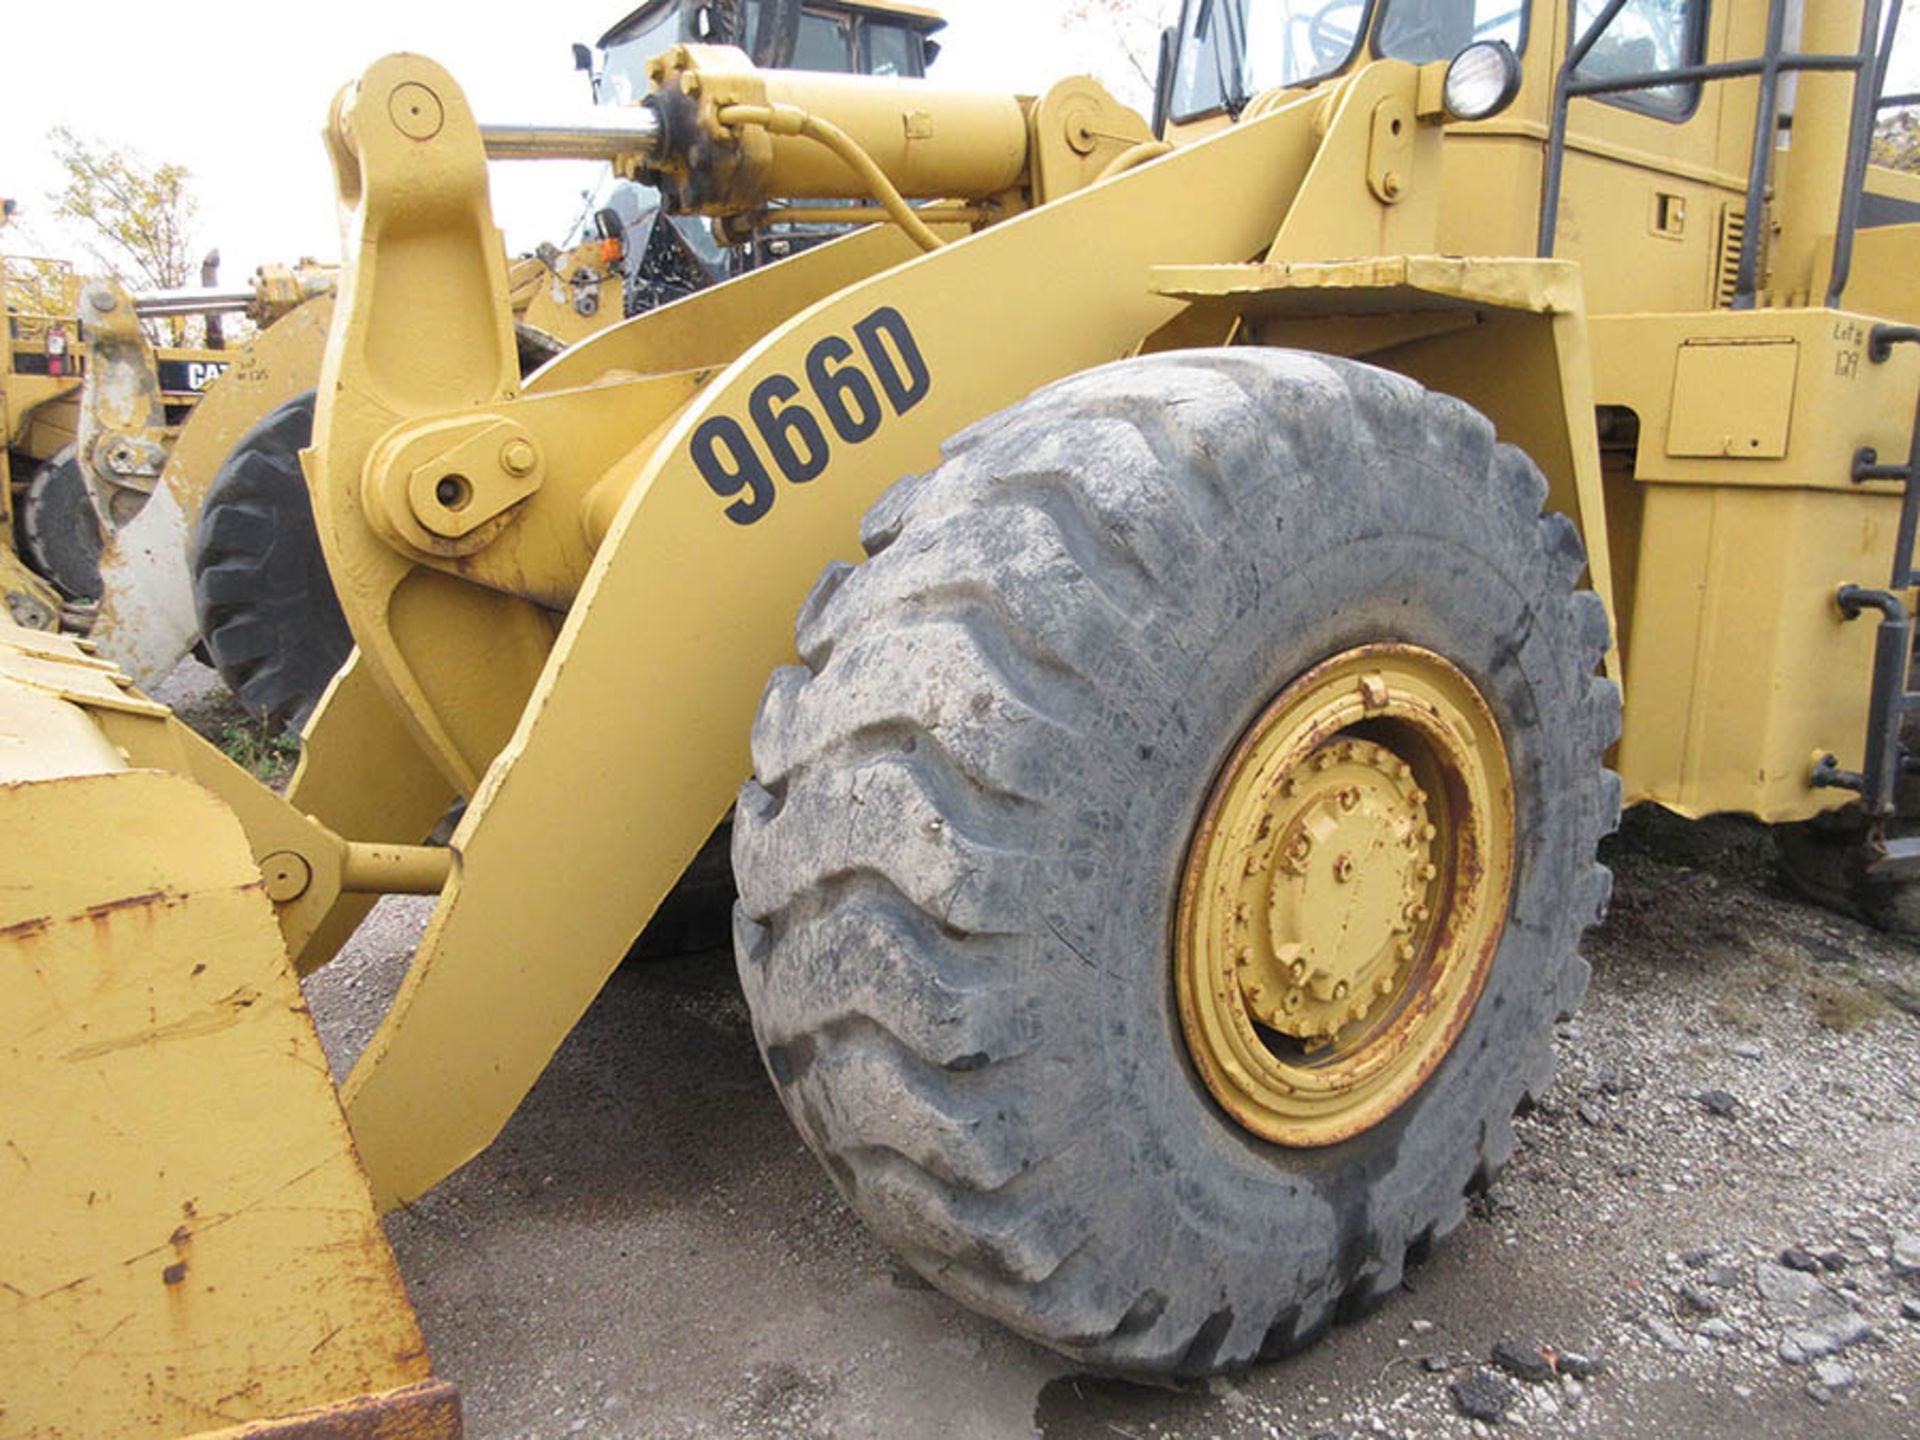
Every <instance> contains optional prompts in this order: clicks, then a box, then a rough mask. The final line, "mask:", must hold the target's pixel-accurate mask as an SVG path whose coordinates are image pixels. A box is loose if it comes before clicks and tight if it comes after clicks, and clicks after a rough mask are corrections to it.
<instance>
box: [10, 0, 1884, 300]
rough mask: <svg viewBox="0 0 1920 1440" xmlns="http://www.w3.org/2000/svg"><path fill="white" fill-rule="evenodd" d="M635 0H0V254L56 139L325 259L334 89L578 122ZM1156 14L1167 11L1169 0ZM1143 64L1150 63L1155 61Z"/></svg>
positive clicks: (1032, 67)
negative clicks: (152, 172)
mask: <svg viewBox="0 0 1920 1440" xmlns="http://www.w3.org/2000/svg"><path fill="white" fill-rule="evenodd" d="M637 3H638V0H540V3H538V4H534V5H527V6H512V7H508V6H505V5H489V4H475V3H472V0H463V3H455V0H324V3H321V4H317V5H315V4H301V5H294V4H290V3H285V0H190V3H188V4H185V5H180V4H168V3H165V0H118V3H109V4H101V3H76V0H65V3H63V0H0V5H4V7H5V11H6V16H5V20H4V22H3V23H0V46H3V47H4V50H5V53H4V54H3V55H0V62H3V69H4V78H3V79H0V195H6V196H9V197H11V198H13V199H14V200H16V201H18V202H19V203H20V205H21V206H22V207H23V209H24V211H25V214H24V216H23V217H22V220H23V223H22V224H21V225H20V226H19V227H18V228H17V229H14V230H9V231H8V232H7V233H6V235H5V238H4V241H0V248H4V249H5V250H7V251H10V252H13V253H25V252H29V251H31V250H33V249H35V248H39V249H42V250H55V251H58V252H60V253H66V254H73V253H74V243H73V240H72V238H71V236H68V235H64V234H63V233H62V232H61V230H60V228H59V227H58V226H57V225H56V224H54V223H53V222H52V219H51V216H50V213H49V212H50V208H51V207H50V202H49V201H48V199H47V192H48V191H49V190H51V189H54V188H55V187H56V186H57V185H58V184H59V180H60V177H59V175H58V173H57V171H56V169H55V167H54V166H53V164H52V162H51V160H50V158H49V156H48V153H47V145H46V139H45V137H46V132H47V131H48V130H49V129H50V128H51V127H53V126H55V125H65V126H68V127H70V128H72V129H74V130H76V131H79V132H81V133H83V134H86V135H89V136H92V137H95V138H97V139H99V140H101V141H104V142H106V143H107V144H109V145H111V146H116V147H130V148H132V149H133V150H135V151H137V152H138V153H139V154H141V155H142V156H143V157H144V158H146V159H148V160H167V161H173V162H176V163H179V164H183V165H185V166H186V167H187V168H188V169H189V170H190V171H192V173H193V181H192V185H193V190H194V193H195V195H196V196H197V198H198V200H199V206H200V213H199V236H198V239H199V242H200V245H201V247H202V248H204V247H206V246H211V245H218V246H219V247H220V249H221V254H222V257H223V261H224V264H223V270H222V278H223V279H224V280H226V281H227V282H229V283H232V282H238V281H241V280H244V278H245V277H246V276H247V275H248V274H250V273H251V271H252V270H253V268H254V266H255V265H257V264H260V263H262V262H264V261H275V260H282V261H290V260H294V259H297V258H299V257H300V256H302V255H314V256H317V257H319V258H321V259H335V258H337V257H338V254H339V238H338V228H337V224H336V221H335V218H334V209H333V186H332V178H331V175H330V172H329V170H328V167H327V164H326V159H325V155H324V152H323V150H322V148H321V143H320V139H319V131H320V127H321V124H322V123H323V121H324V120H325V117H326V112H327V105H328V102H329V101H330V99H331V98H332V96H333V94H334V92H335V91H336V90H337V89H338V88H339V87H340V85H341V84H342V83H343V82H345V81H346V80H348V79H350V78H351V77H353V76H354V75H356V74H358V73H359V72H360V71H361V70H362V69H363V68H365V66H366V65H367V64H368V63H369V62H370V61H371V60H373V59H374V58H376V57H377V56H379V55H382V54H385V53H387V52H389V51H393V50H416V51H420V52H422V53H424V54H427V55H430V56H432V57H433V58H434V59H436V60H438V61H440V62H441V63H442V64H444V65H446V66H447V67H448V69H449V70H451V71H452V72H453V74H454V76H455V77H456V78H457V79H458V80H459V81H460V83H461V85H462V86H464V87H465V89H466V92H467V95H468V97H469V98H470V99H471V100H472V101H473V104H474V108H475V110H476V111H477V113H478V114H479V115H480V116H481V117H482V118H483V119H498V120H513V119H539V118H552V117H554V116H564V115H568V114H572V113H577V112H579V111H581V110H584V109H585V108H586V107H587V105H588V97H587V90H586V82H585V80H584V78H583V77H582V76H580V75H578V74H576V73H575V72H574V71H573V69H572V68H571V60H570V58H569V53H568V47H569V45H570V44H571V42H573V41H575V40H584V41H587V42H589V43H591V42H592V41H593V40H595V39H596V38H598V36H599V35H600V34H601V33H602V32H603V31H604V30H605V29H606V27H607V26H608V25H610V24H611V23H613V22H614V21H615V20H617V19H619V18H620V17H621V16H622V15H623V14H625V13H626V12H627V11H628V10H629V9H631V8H632V7H633V5H635V4H637ZM1907 3H1908V8H1909V11H1910V12H1920V5H1917V4H1915V3H1914V0H1907ZM942 8H943V10H944V12H945V13H946V15H947V16H948V19H949V22H950V23H949V25H948V28H947V29H946V31H945V32H944V33H943V35H942V37H941V39H942V44H943V53H942V55H941V57H940V60H939V63H938V65H937V66H936V67H935V74H936V76H937V77H939V78H942V79H944V80H946V81H948V82H949V83H953V84H965V85H981V86H988V87H992V88H995V89H1005V90H1025V91H1033V90H1038V89H1041V88H1044V87H1045V86H1046V85H1047V84H1048V83H1049V82H1050V81H1052V80H1055V79H1058V78H1060V77H1062V76H1064V75H1068V74H1072V73H1075V72H1090V73H1093V74H1097V75H1100V76H1101V77H1102V78H1104V79H1106V80H1107V81H1108V82H1109V83H1110V84H1114V85H1115V86H1116V87H1117V88H1118V87H1120V86H1123V85H1129V84H1131V85H1134V86H1136V88H1137V82H1134V81H1132V79H1131V77H1130V76H1128V75H1127V73H1126V67H1125V64H1124V61H1123V60H1122V59H1121V57H1120V53H1119V51H1118V49H1117V48H1116V46H1115V45H1114V44H1113V43H1112V41H1111V36H1110V33H1109V32H1108V31H1107V30H1105V29H1103V28H1094V29H1091V30H1089V29H1087V28H1085V27H1082V28H1081V29H1079V30H1077V31H1072V32H1070V31H1069V30H1068V29H1067V28H1066V26H1065V24H1064V23H1063V16H1064V15H1065V14H1066V12H1067V11H1068V10H1069V9H1070V8H1071V0H946V3H945V4H944V6H943V7H942ZM1165 8H1166V10H1167V12H1168V13H1169V14H1171V13H1172V12H1173V11H1175V10H1176V9H1177V0H1165ZM1903 29H1904V31H1905V32H1906V33H1904V34H1903V35H1902V37H1901V40H1902V44H1901V47H1900V48H1901V51H1902V55H1901V60H1902V62H1903V63H1902V64H1901V66H1900V69H1901V71H1902V72H1903V73H1904V74H1905V75H1907V76H1908V77H1912V76H1913V75H1914V74H1915V73H1916V72H1917V71H1920V65H1916V64H1915V63H1914V61H1915V60H1916V59H1920V14H1916V13H1910V14H1909V16H1908V17H1907V20H1906V23H1905V25H1904V26H1903ZM1148 33H1149V35H1150V32H1148ZM1142 59H1143V63H1144V64H1145V65H1146V66H1147V67H1148V68H1151V65H1152V57H1151V56H1150V55H1149V56H1145V57H1142ZM1136 98H1137V97H1136ZM596 175H597V171H596V170H595V168H594V167H592V166H588V165H583V164H572V163H555V162H546V163H539V164H524V163H523V164H510V165H502V164H496V165H494V166H493V197H494V213H495V216H496V218H497V219H498V221H499V222H500V224H501V226H502V228H503V229H504V230H505V231H506V235H507V244H508V247H509V249H510V251H513V252H516V253H517V252H521V251H525V250H529V249H531V248H532V247H533V246H534V245H535V244H537V243H538V242H539V241H541V240H544V239H552V240H555V241H558V240H560V239H562V238H563V236H564V232H565V231H566V229H567V228H568V226H569V225H570V224H571V223H572V221H573V220H574V219H575V217H576V216H577V215H578V214H579V212H580V209H581V192H582V190H583V189H586V188H588V187H590V186H591V185H592V184H593V183H594V180H595V178H596Z"/></svg>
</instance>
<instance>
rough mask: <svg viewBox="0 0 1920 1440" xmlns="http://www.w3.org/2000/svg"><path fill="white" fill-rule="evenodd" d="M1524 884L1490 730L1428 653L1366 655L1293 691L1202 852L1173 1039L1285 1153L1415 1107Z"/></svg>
mask: <svg viewBox="0 0 1920 1440" xmlns="http://www.w3.org/2000/svg"><path fill="white" fill-rule="evenodd" d="M1512 880H1513V781H1512V776H1511V773H1510V771H1509V769H1508V765H1507V755H1506V749H1505V746H1504V745H1503V743H1502V741H1501V738H1500V731H1499V727H1498V726H1497V725H1496V724H1495V722H1494V719H1493V715H1492V712H1490V711H1489V710H1488V709H1487V705H1486V702H1485V701H1484V700H1483V699H1481V697H1480V692H1479V691H1478V690H1476V689H1475V688H1474V686H1473V683H1472V682H1471V681H1469V680H1468V679H1467V677H1466V676H1465V675H1463V674H1461V673H1460V671H1459V670H1457V669H1456V668H1455V667H1454V666H1453V665H1451V664H1450V663H1448V662H1447V661H1446V660H1445V659H1443V658H1442V657H1440V656H1439V655H1436V654H1434V653H1433V652H1432V651H1430V650H1423V649H1420V648H1418V647H1416V646H1411V645H1397V644H1382V645H1366V646H1361V647H1359V648H1358V649H1354V650H1349V651H1346V652H1345V653H1343V654H1341V655H1337V656H1335V657H1334V658H1332V659H1330V660H1327V661H1325V662H1323V663H1322V664H1320V665H1317V666H1315V667H1314V668H1313V669H1312V670H1310V671H1308V672H1307V673H1306V674H1305V675H1303V676H1301V677H1300V678H1299V679H1298V680H1296V681H1295V682H1294V683H1293V684H1291V685H1289V686H1288V687H1287V688H1286V690H1285V691H1283V692H1282V693H1281V694H1280V695H1279V697H1278V698H1276V699H1275V700H1274V701H1273V703H1272V704H1271V705H1269V706H1268V707H1267V709H1266V710H1265V711H1264V712H1263V713H1262V714H1261V716H1260V718H1259V719H1258V720H1256V721H1255V722H1254V724H1253V726H1252V728H1251V729H1249V730H1248V732H1247V733H1246V735H1245V737H1244V738H1243V739H1242V740H1241V742H1240V744H1239V747H1238V748H1237V749H1236V750H1235V751H1234V753H1233V756H1232V758H1231V759H1229V760H1228V762H1227V764H1226V767H1225V768H1224V769H1223V770H1222V772H1221V774H1220V778H1219V779H1218V780H1217V781H1216V782H1215V784H1214V787H1213V791H1212V793H1211V794H1210V795H1209V796H1208V797H1207V804H1206V809H1205V810H1204V812H1203V813H1202V815H1201V818H1200V826H1199V829H1198V831H1197V832H1196V834H1195V836H1194V839H1193V844H1192V846H1191V847H1190V849H1189V850H1188V853H1187V863H1186V868H1185V872H1184V875H1183V877H1182V883H1181V892H1180V912H1179V919H1178V929H1177V933H1176V936H1175V945H1174V972H1175V981H1176V987H1177V990H1178V995H1179V1003H1180V1021H1181V1026H1182V1029H1183V1030H1184V1032H1185V1035H1186V1041H1187V1049H1188V1052H1189V1053H1190V1054H1191V1055H1192V1057H1193V1062H1194V1065H1195V1066H1196V1067H1197V1068H1198V1070H1199V1072H1200V1075H1201V1077H1202V1079H1204V1080H1205V1082H1206V1084H1207V1088H1208V1089H1209V1090H1211V1091H1212V1092H1213V1095H1214V1098H1215V1099H1216V1100H1218V1101H1219V1102H1220V1104H1221V1105H1222V1106H1224V1107H1225V1108H1226V1110H1227V1112H1228V1114H1230V1115H1232V1116H1233V1117H1234V1119H1235V1120H1237V1121H1239V1122H1240V1124H1242V1125H1244V1126H1245V1127H1246V1128H1247V1129H1249V1130H1251V1131H1253V1132H1254V1133H1255V1134H1256V1135H1259V1136H1262V1137H1263V1138H1265V1139H1268V1140H1272V1141H1276V1142H1278V1143H1280V1144H1283V1145H1330V1144H1333V1143H1334V1142H1336V1141H1339V1140H1344V1139H1346V1138H1348V1137H1349V1136H1352V1135H1355V1134H1358V1133H1359V1132H1360V1131H1362V1130H1365V1129H1367V1128H1369V1127H1370V1126H1372V1125H1375V1124H1377V1123H1379V1122H1380V1121H1381V1120H1383V1119H1384V1118H1386V1116H1388V1115H1389V1114H1391V1113H1392V1112H1393V1110H1394V1109H1395V1108H1396V1107H1397V1106H1399V1105H1400V1104H1401V1103H1402V1102H1403V1101H1404V1100H1406V1098H1407V1097H1408V1096H1409V1095H1411V1094H1412V1093H1413V1092H1414V1091H1415V1090H1416V1089H1418V1088H1419V1086H1420V1084H1421V1082H1422V1081H1423V1080H1425V1079H1426V1077H1427V1076H1428V1075H1429V1074H1430V1073H1432V1071H1433V1069H1434V1067H1435V1066H1436V1065H1438V1064H1439V1063H1440V1061H1441V1060H1442V1059H1443V1058H1444V1057H1445V1056H1446V1053H1447V1051H1448V1050H1449V1049H1450V1048H1451V1046H1452V1044H1453V1041H1454V1039H1455V1038H1456V1037H1457V1036H1458V1035H1459V1033H1460V1031H1461V1029H1462V1027H1464V1026H1465V1024H1466V1021H1467V1016H1468V1015H1469V1014H1471V1013H1472V1010H1473V1005H1474V1002H1475V1000H1477V999H1478V998H1479V995H1480V990H1481V987H1482V985H1484V984H1485V982H1486V976H1487V969H1488V967H1489V966H1490V965H1491V964H1492V961H1493V955H1494V951H1495V949H1496V948H1497V947H1498V945H1499V942H1500V934H1501V930H1502V928H1503V926H1504V924H1505V921H1506V913H1507V902H1508V897H1509V893H1510V891H1511V888H1512Z"/></svg>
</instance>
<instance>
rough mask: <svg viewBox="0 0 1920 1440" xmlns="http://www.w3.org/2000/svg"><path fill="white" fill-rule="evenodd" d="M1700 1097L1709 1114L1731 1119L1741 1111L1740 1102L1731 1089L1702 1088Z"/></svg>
mask: <svg viewBox="0 0 1920 1440" xmlns="http://www.w3.org/2000/svg"><path fill="white" fill-rule="evenodd" d="M1698 1098H1699V1100H1700V1104H1701V1106H1702V1107H1703V1108H1704V1109H1705V1110H1706V1112H1707V1113H1708V1114H1709V1115H1715V1116H1718V1117H1719V1118H1720V1119H1722V1120H1731V1119H1732V1118H1733V1117H1734V1116H1735V1115H1737V1114H1739V1113H1740V1102H1739V1101H1738V1100H1736V1099H1735V1098H1734V1097H1733V1095H1732V1093H1731V1092H1730V1091H1726V1090H1702V1091H1701V1092H1700V1095H1699V1097H1698Z"/></svg>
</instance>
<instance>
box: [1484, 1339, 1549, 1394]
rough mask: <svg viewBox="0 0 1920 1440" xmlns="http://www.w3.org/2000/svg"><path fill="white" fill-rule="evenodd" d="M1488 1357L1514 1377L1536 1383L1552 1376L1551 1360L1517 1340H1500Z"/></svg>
mask: <svg viewBox="0 0 1920 1440" xmlns="http://www.w3.org/2000/svg"><path fill="white" fill-rule="evenodd" d="M1489 1358H1490V1359H1491V1360H1492V1361H1493V1363H1494V1364H1495V1365H1498V1366H1499V1367H1500V1368H1501V1369H1502V1370H1504V1371H1506V1372H1507V1373H1508V1374H1509V1375H1512V1376H1514V1377H1515V1378H1516V1379H1520V1380H1525V1381H1528V1382H1530V1383H1531V1384H1535V1385H1538V1384H1539V1383H1541V1382H1542V1381H1545V1380H1551V1379H1552V1378H1553V1362H1552V1361H1551V1360H1549V1359H1547V1357H1546V1356H1545V1355H1542V1354H1541V1353H1540V1352H1539V1351H1538V1350H1536V1349H1533V1348H1532V1347H1530V1346H1527V1345H1522V1344H1520V1343H1519V1342H1518V1341H1517V1340H1502V1341H1499V1342H1498V1343H1497V1344H1495V1345H1494V1347H1493V1351H1492V1354H1491V1355H1490V1356H1489Z"/></svg>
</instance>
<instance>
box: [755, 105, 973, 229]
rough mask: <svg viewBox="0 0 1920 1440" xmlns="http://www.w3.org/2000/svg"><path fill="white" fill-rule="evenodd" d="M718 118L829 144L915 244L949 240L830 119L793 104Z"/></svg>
mask: <svg viewBox="0 0 1920 1440" xmlns="http://www.w3.org/2000/svg"><path fill="white" fill-rule="evenodd" d="M718 118H719V121H720V123H721V124H722V125H759V126H761V127H763V128H764V129H766V130H767V131H769V132H770V133H772V134H774V135H798V136H801V137H803V138H805V139H808V140H811V141H813V142H814V143H815V144H818V145H824V146H826V148H827V149H829V150H831V151H832V152H833V153H834V154H835V155H837V156H838V157H839V158H840V159H841V161H842V162H844V163H845V164H846V166H847V168H848V169H849V170H851V171H853V173H854V174H855V175H856V176H858V177H859V180H860V183H861V184H862V185H864V186H866V187H867V190H868V192H869V193H871V194H872V196H873V198H874V199H875V200H876V201H878V202H879V204H880V207H881V208H882V209H883V210H885V211H886V212H887V216H888V218H889V219H891V220H892V221H893V223H894V224H896V225H898V226H899V227H900V228H901V229H902V230H904V231H906V232H907V235H908V237H909V238H910V239H912V241H913V243H914V244H916V245H918V246H919V247H920V248H921V249H922V250H938V249H939V248H940V247H941V246H943V245H944V244H946V242H945V241H944V240H942V239H941V238H940V237H939V236H938V235H936V234H934V233H933V231H931V230H930V229H928V228H927V226H926V224H925V222H923V221H922V220H921V219H920V217H919V216H918V215H916V214H915V213H914V210H913V207H912V206H911V205H909V204H907V202H906V199H905V197H903V196H902V195H901V194H900V192H899V190H898V189H896V188H895V187H894V184H893V182H892V181H891V180H889V179H888V178H887V173H886V171H884V170H882V169H881V168H880V167H879V165H877V164H875V163H874V159H873V157H872V156H871V155H869V154H867V152H866V151H865V150H862V149H861V148H860V146H859V144H858V142H856V141H855V140H854V138H853V137H852V136H851V135H849V134H847V132H846V131H844V130H842V129H841V128H840V127H839V126H837V125H835V124H833V123H832V122H831V121H828V120H822V119H821V118H820V117H819V116H817V115H810V114H808V113H807V112H806V111H805V110H801V109H798V108H796V107H795V106H792V105H728V106H727V107H725V108H724V109H722V110H721V111H720V112H719V116H718Z"/></svg>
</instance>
